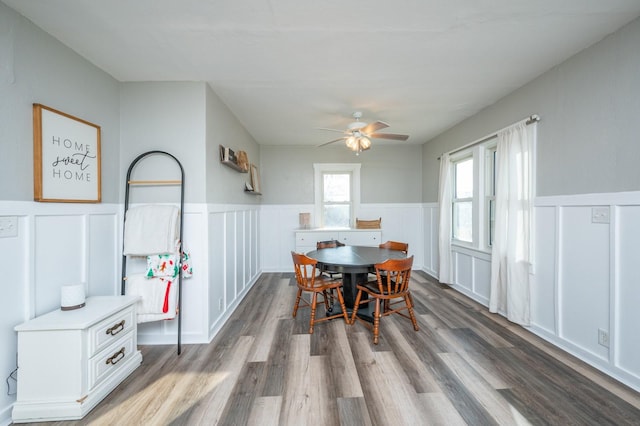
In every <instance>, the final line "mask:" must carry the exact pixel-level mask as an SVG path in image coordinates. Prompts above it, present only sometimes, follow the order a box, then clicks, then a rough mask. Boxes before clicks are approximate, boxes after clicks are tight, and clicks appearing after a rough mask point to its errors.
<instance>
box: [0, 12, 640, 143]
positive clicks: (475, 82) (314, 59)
mask: <svg viewBox="0 0 640 426" xmlns="http://www.w3.org/2000/svg"><path fill="white" fill-rule="evenodd" d="M2 1H3V2H4V3H5V4H7V5H8V6H10V7H11V8H13V9H15V10H16V11H18V12H20V13H21V14H22V15H24V16H26V17H27V18H29V19H30V20H31V21H33V22H34V23H35V24H36V25H37V26H39V27H40V28H42V29H44V30H45V31H47V32H48V33H49V34H51V35H52V36H54V37H55V38H57V39H59V40H60V41H61V42H62V43H64V44H66V45H67V46H69V47H70V48H72V49H73V50H75V51H76V52H78V53H79V54H80V55H82V56H83V57H85V58H86V59H88V60H89V61H91V62H92V63H94V64H95V65H97V66H98V67H100V68H101V69H103V70H105V71H106V72H108V73H109V74H110V75H112V76H113V77H114V78H116V79H117V80H119V81H123V82H125V81H128V82H130V81H206V82H208V83H209V85H210V86H211V87H212V88H213V89H214V90H215V92H216V93H217V94H218V95H219V96H220V98H221V99H222V100H223V101H224V102H225V103H226V104H227V105H228V107H229V108H230V109H231V110H232V111H233V113H234V114H235V115H236V116H237V117H238V119H239V120H240V122H241V123H242V124H243V125H244V127H246V129H247V130H248V131H249V132H250V133H251V134H252V135H253V137H254V138H255V139H256V141H257V142H258V143H259V144H265V145H267V144H268V145H305V144H308V145H319V144H321V143H323V142H326V141H329V140H331V139H334V138H336V137H338V136H340V135H339V134H337V133H332V132H327V131H322V130H317V128H318V127H330V128H338V129H343V128H346V126H347V124H348V123H349V122H351V121H353V119H352V118H351V114H352V113H353V112H354V111H362V112H363V121H367V122H372V121H376V120H381V121H385V122H387V123H388V124H389V125H390V127H389V128H388V129H385V130H383V131H382V132H389V133H405V134H409V135H411V137H410V138H409V140H408V141H406V142H398V141H395V142H385V143H393V144H398V143H400V144H421V143H424V142H425V141H427V140H429V139H431V138H432V137H434V136H436V135H438V134H439V133H441V132H443V131H444V130H446V129H448V128H450V127H452V126H453V125H455V124H456V123H458V122H460V121H462V120H464V119H465V118H467V117H469V116H471V115H473V114H475V113H476V112H478V111H479V110H481V109H482V108H484V107H486V106H488V105H490V104H492V103H494V102H495V101H497V100H498V99H500V98H501V97H503V96H505V95H506V94H508V93H509V92H511V91H513V90H514V89H516V88H518V87H520V86H522V85H523V84H525V83H527V82H528V81H531V80H532V79H534V78H535V77H536V76H538V75H540V74H542V73H543V72H545V71H546V70H548V69H549V68H551V67H553V66H554V65H557V64H559V63H560V62H562V61H563V60H565V59H567V58H568V57H570V56H572V55H573V54H575V53H577V52H579V51H580V50H582V49H584V48H586V47H588V46H590V45H592V44H593V43H595V42H597V41H599V40H601V39H602V38H603V37H605V36H606V35H607V34H610V33H612V32H614V31H616V30H617V29H619V28H620V27H622V26H623V25H624V24H626V23H628V22H630V21H632V20H633V19H635V18H636V17H638V16H640V0H606V1H603V0H537V1H531V0H526V1H524V0H393V1H392V0H366V1H365V0H108V1H88V0H2ZM381 142H382V141H380V140H377V141H376V142H375V143H381Z"/></svg>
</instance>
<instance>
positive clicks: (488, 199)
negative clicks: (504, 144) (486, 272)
mask: <svg viewBox="0 0 640 426" xmlns="http://www.w3.org/2000/svg"><path fill="white" fill-rule="evenodd" d="M483 148H484V158H485V165H484V176H485V177H484V180H485V188H484V203H485V205H484V212H485V219H484V226H485V229H484V232H485V244H484V246H485V248H486V249H487V250H491V249H492V247H493V237H494V234H493V232H492V231H495V203H496V173H497V168H496V163H497V159H498V151H497V148H498V142H497V140H496V139H495V138H494V139H492V140H491V141H489V142H487V143H486V144H485V145H483ZM492 205H493V211H492V209H491V206H492ZM492 213H493V214H492ZM492 218H493V219H494V220H492Z"/></svg>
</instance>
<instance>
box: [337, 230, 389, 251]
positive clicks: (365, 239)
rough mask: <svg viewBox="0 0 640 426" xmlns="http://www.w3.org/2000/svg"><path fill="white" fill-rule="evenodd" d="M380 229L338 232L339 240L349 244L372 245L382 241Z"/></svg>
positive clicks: (374, 245)
mask: <svg viewBox="0 0 640 426" xmlns="http://www.w3.org/2000/svg"><path fill="white" fill-rule="evenodd" d="M381 239H382V232H380V231H345V232H341V233H340V241H341V242H343V243H344V244H346V245H349V246H372V247H376V246H378V245H380V243H381V242H382V241H380V240H381Z"/></svg>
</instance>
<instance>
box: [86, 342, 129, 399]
mask: <svg viewBox="0 0 640 426" xmlns="http://www.w3.org/2000/svg"><path fill="white" fill-rule="evenodd" d="M118 337H119V338H118V340H117V341H115V342H112V344H111V346H109V347H107V348H106V349H105V350H103V351H102V352H100V353H99V354H97V355H96V356H94V357H93V358H91V359H89V378H88V379H89V383H88V384H87V385H88V389H89V390H91V389H93V388H94V387H95V386H97V385H99V384H100V383H101V382H102V381H103V380H105V379H106V378H108V377H109V376H111V375H112V374H115V372H116V371H117V370H118V369H119V368H120V367H121V366H124V365H125V364H126V362H125V361H126V360H127V359H128V358H130V357H131V356H133V354H134V352H135V347H134V338H133V337H134V336H133V333H131V332H130V333H128V334H125V335H122V334H120V335H119V336H118Z"/></svg>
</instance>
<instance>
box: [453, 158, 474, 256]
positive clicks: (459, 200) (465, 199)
mask: <svg viewBox="0 0 640 426" xmlns="http://www.w3.org/2000/svg"><path fill="white" fill-rule="evenodd" d="M465 161H471V162H472V163H471V164H472V173H471V178H472V179H473V178H474V173H473V170H474V169H475V163H476V162H475V159H474V158H473V154H472V152H467V151H464V152H462V153H461V155H459V156H456V157H455V158H453V159H452V160H451V165H452V167H453V176H452V177H453V185H452V188H451V189H452V194H451V241H452V242H455V243H457V244H461V245H466V246H471V245H473V242H474V238H473V234H474V232H473V230H474V228H475V227H474V226H473V225H474V223H473V216H474V214H473V212H474V202H473V199H474V197H473V192H474V191H473V190H472V192H471V196H470V197H462V198H458V197H457V196H456V195H457V193H456V192H457V191H456V189H457V186H458V173H457V167H456V166H457V165H458V164H460V163H463V162H465ZM472 188H475V179H473V180H472ZM463 203H465V204H466V203H471V218H472V220H471V241H467V240H462V239H459V238H456V220H455V217H456V214H455V213H456V204H463Z"/></svg>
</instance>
